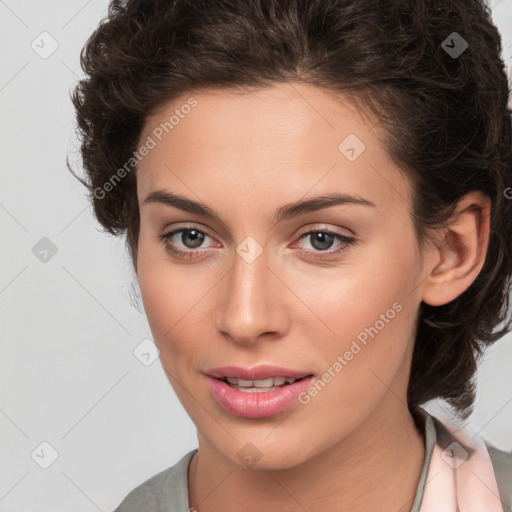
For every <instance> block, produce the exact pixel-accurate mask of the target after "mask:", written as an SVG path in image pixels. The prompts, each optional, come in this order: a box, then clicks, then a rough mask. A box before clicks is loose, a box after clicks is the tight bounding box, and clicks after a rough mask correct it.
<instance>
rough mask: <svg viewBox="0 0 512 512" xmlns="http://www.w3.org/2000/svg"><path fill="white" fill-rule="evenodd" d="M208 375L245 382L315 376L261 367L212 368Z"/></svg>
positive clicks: (304, 372) (285, 369)
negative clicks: (272, 378) (233, 378)
mask: <svg viewBox="0 0 512 512" xmlns="http://www.w3.org/2000/svg"><path fill="white" fill-rule="evenodd" d="M204 373H205V374H206V375H209V376H210V377H213V378H215V379H222V378H225V377H235V378H238V379H243V380H263V379H269V378H271V377H288V378H289V379H301V378H303V377H307V376H309V375H313V374H312V373H311V372H308V371H300V370H292V369H290V368H284V367H282V366H271V365H261V366H254V367H253V368H244V367H242V366H236V365H231V366H221V367H217V368H210V369H209V370H207V371H205V372H204Z"/></svg>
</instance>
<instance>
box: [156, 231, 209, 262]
mask: <svg viewBox="0 0 512 512" xmlns="http://www.w3.org/2000/svg"><path fill="white" fill-rule="evenodd" d="M179 233H181V236H178V237H176V235H178V234H179ZM175 237H176V238H177V239H178V240H179V241H180V242H181V244H183V246H184V248H185V250H183V249H181V248H179V247H178V248H177V247H176V239H175ZM159 238H160V239H161V240H162V242H163V243H164V245H165V248H166V249H167V251H168V252H169V253H170V254H171V255H172V256H175V257H176V258H182V259H183V258H193V257H194V254H193V253H194V252H203V251H194V250H192V251H188V250H186V249H197V248H198V247H200V246H201V244H202V243H203V242H204V240H205V239H206V238H211V237H210V236H208V235H207V234H206V233H205V232H204V231H201V230H199V229H196V228H180V229H175V230H174V231H170V232H169V233H164V234H163V235H160V237H159Z"/></svg>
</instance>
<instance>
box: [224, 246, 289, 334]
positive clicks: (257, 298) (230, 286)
mask: <svg viewBox="0 0 512 512" xmlns="http://www.w3.org/2000/svg"><path fill="white" fill-rule="evenodd" d="M267 256H268V255H267V252H266V251H265V250H264V251H263V253H262V254H260V255H259V256H258V257H257V258H256V260H254V261H253V262H251V263H248V262H247V261H245V260H244V259H243V258H242V257H240V256H239V255H238V254H235V258H234V259H235V261H234V264H233V268H232V269H231V271H230V272H228V275H227V276H226V278H225V280H224V283H223V288H222V293H221V297H220V302H219V312H218V316H217V328H218V330H219V331H220V332H221V333H223V334H224V336H226V337H228V338H229V339H230V340H232V341H233V342H236V343H239V344H253V343H254V342H256V341H257V340H260V339H261V337H262V336H263V335H264V334H266V335H267V336H271V337H272V338H279V337H281V336H282V335H283V334H284V333H285V331H286V330H287V329H288V316H287V315H286V308H285V305H284V302H283V300H282V299H283V293H284V292H283V290H282V289H281V288H282V286H283V285H282V283H281V282H280V281H279V279H277V278H276V276H275V275H274V273H273V272H272V270H270V269H269V268H268V266H267V265H268V257H267Z"/></svg>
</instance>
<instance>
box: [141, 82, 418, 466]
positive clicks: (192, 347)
mask: <svg viewBox="0 0 512 512" xmlns="http://www.w3.org/2000/svg"><path fill="white" fill-rule="evenodd" d="M173 116H174V117H173ZM378 135H379V132H378V131H377V128H376V127H374V125H373V123H372V122H370V121H369V120H365V118H363V117H362V116H361V115H360V114H359V113H358V111H357V109H356V108H355V107H354V106H353V105H352V104H350V103H348V102H347V101H346V100H342V99H334V98H333V97H332V96H329V95H327V94H325V93H324V92H322V91H321V90H320V89H317V88H315V87H313V86H309V85H305V84H301V83H292V84H289V85H287V84H279V85H274V86H272V87H269V88H266V89H264V90H260V91H259V92H246V93H244V94H239V93H235V92H227V91H218V90H217V91H213V90H209V91H202V92H198V93H194V94H192V93H191V94H189V95H183V96H182V97H180V98H179V99H176V100H174V101H172V102H171V103H170V104H169V105H167V106H166V108H165V109H163V110H161V111H160V112H159V113H158V114H155V115H153V116H152V117H150V118H149V119H148V120H147V123H146V125H145V127H144V131H143V133H142V134H141V137H140V141H139V143H140V147H142V146H143V145H145V146H146V150H143V151H142V152H141V154H144V153H145V156H144V157H143V158H142V160H141V161H140V163H139V167H138V171H137V193H138V198H139V206H140V219H141V224H140V237H139V247H138V260H137V264H138V280H139V285H140V290H141V296H142V300H143V303H144V308H145V312H146V314H147V318H148V321H149V325H150V327H151V330H152V334H153V337H154V341H155V343H156V345H157V347H158V348H159V350H160V359H161V362H162V365H163V367H164V369H165V371H166V374H167V376H168V378H169V380H170V382H171V384H172V386H173V388H174V390H175V392H176V394H177V396H178V398H179V399H180V401H181V403H182V404H183V406H184V408H185V409H186V411H187V413H188V414H189V416H190V417H191V419H192V420H193V422H194V423H195V425H196V427H197V429H198V437H199V442H200V448H203V446H206V445H208V446H210V447H214V448H215V450H217V451H218V452H219V453H220V454H222V455H223V456H225V457H226V458H227V459H229V460H231V461H232V462H233V463H235V464H238V465H242V464H245V463H246V461H247V460H249V459H248V458H247V457H252V460H253V461H256V462H257V464H258V467H262V468H275V469H277V468H285V467H292V466H294V465H297V464H299V463H301V462H303V461H305V460H307V459H309V458H311V457H313V456H315V455H317V454H320V453H321V452H323V451H324V450H327V449H329V448H330V447H332V446H333V445H335V444H337V443H340V442H342V441H343V440H344V439H348V438H349V436H354V435H356V434H357V433H361V432H366V433H369V432H373V435H374V436H378V435H379V432H381V431H384V430H385V429H384V427H385V425H386V422H389V421H396V418H398V417H403V415H404V414H406V412H407V405H406V391H407V383H408V377H409V370H410V362H411V356H412V350H413V342H414V335H415V329H416V314H417V311H418V307H419V304H420V302H421V300H422V297H421V293H422V287H421V283H422V281H423V277H424V276H423V269H422V264H421V259H420V253H419V250H418V247H417V241H416V238H415V234H414V230H413V223H412V218H411V213H410V211H411V204H410V194H411V189H410V184H409V181H408V180H407V179H406V177H405V176H404V175H403V174H402V173H401V172H400V171H399V169H398V167H397V166H396V164H394V163H393V162H392V161H391V160H390V158H389V157H388V155H387V154H386V152H385V151H384V150H383V149H382V147H381V145H380V143H379V141H378ZM156 191H159V192H160V193H159V194H154V192H156ZM151 194H153V196H152V197H153V200H147V201H145V200H146V198H148V197H149V196H150V195H151ZM165 194H169V195H170V194H172V195H174V196H180V197H182V198H186V200H187V202H186V203H185V202H181V203H178V202H176V201H172V200H171V199H172V198H171V197H170V196H169V197H167V199H168V201H167V202H166V201H164V200H163V199H164V198H165ZM334 194H338V195H339V197H341V198H342V199H343V196H347V197H351V198H355V200H354V201H352V202H347V201H341V202H338V203H336V202H331V204H330V205H329V203H323V207H321V208H320V207H318V206H320V202H319V203H318V204H316V208H315V202H314V201H313V200H314V199H315V198H319V197H323V198H325V197H326V196H332V195H334ZM311 201H313V202H311ZM192 202H194V203H201V204H202V205H203V207H204V208H208V209H209V211H211V212H213V213H214V214H215V216H211V215H207V214H205V213H204V212H203V213H201V212H200V209H199V208H192V207H190V205H191V204H192ZM302 202H304V203H305V205H306V206H305V207H303V208H299V207H297V205H298V204H299V203H302ZM180 204H181V206H182V208H180V207H179V205H180ZM187 205H188V206H187ZM285 205H295V206H294V207H289V206H288V207H286V208H284V206H285ZM279 214H280V215H279ZM178 230H185V231H178ZM186 230H188V231H186ZM173 231H176V232H177V233H176V234H173V235H169V236H168V238H167V243H168V245H167V246H166V242H165V239H162V238H161V237H162V236H163V235H166V234H169V233H171V232H173ZM310 232H313V233H310ZM174 250H175V251H179V252H177V253H173V251H174ZM232 365H236V366H239V367H242V368H245V369H249V370H251V369H253V368H255V367H259V366H261V365H272V366H280V367H284V368H286V369H289V370H292V371H295V372H297V373H298V375H313V377H312V378H309V379H306V380H305V382H304V381H303V382H302V383H301V382H298V383H297V384H293V385H289V386H290V387H289V389H288V390H286V391H284V388H283V389H281V388H279V389H278V390H276V391H270V392H267V391H265V392H261V393H250V392H244V391H237V390H232V389H231V388H230V387H228V384H227V383H222V382H220V381H218V380H215V379H213V378H212V377H209V376H208V375H207V374H208V373H210V370H211V369H213V368H216V367H224V366H232ZM271 372H272V370H271ZM284 372H285V370H280V371H277V372H276V373H275V374H274V376H276V377H278V376H282V375H281V374H282V373H284ZM225 373H228V372H225ZM278 383H279V381H278V382H277V383H275V382H272V384H278ZM212 384H214V386H212ZM242 384H243V383H242ZM260 384H265V383H260ZM286 386H288V385H287V384H286V382H285V387H286ZM292 388H293V390H292ZM214 390H216V391H214ZM290 390H292V391H290ZM267 393H268V394H267ZM271 394H272V398H271V399H269V397H270V396H271ZM265 395H266V396H265ZM285 395H286V396H285ZM283 396H285V399H284V400H283ZM222 397H224V398H222ZM276 397H277V398H276ZM286 397H288V399H286ZM290 397H291V398H290ZM260 402H261V404H260V405H258V403H260ZM393 418H394V420H393ZM372 429H373V430H372ZM205 450H206V448H205ZM244 461H245V462H244Z"/></svg>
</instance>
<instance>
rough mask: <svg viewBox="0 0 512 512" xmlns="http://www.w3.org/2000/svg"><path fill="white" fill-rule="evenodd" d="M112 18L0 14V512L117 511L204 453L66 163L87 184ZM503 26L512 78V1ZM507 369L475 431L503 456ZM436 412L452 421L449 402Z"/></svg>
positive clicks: (24, 3)
mask: <svg viewBox="0 0 512 512" xmlns="http://www.w3.org/2000/svg"><path fill="white" fill-rule="evenodd" d="M107 5H108V3H107V1H106V0H88V1H86V0H68V1H63V0H61V1H56V0H45V1H44V2H41V1H36V0H17V1H15V0H6V1H0V38H1V39H0V40H1V45H0V49H1V50H0V51H1V68H0V119H1V125H0V126H1V133H0V140H1V148H2V152H1V155H2V161H1V171H0V176H1V186H0V225H1V230H2V231H1V240H2V242H1V246H2V249H1V251H0V258H1V259H0V325H1V329H0V339H1V349H0V350H1V352H0V439H1V448H0V511H1V512H27V511H31V512H36V511H38V512H64V511H71V510H72V511H74V512H94V511H97V510H100V511H105V512H109V511H111V510H113V509H114V508H115V507H116V506H117V505H118V504H119V503H120V501H121V500H122V499H123V498H124V497H125V496H126V494H127V493H128V492H129V491H130V490H132V489H133V488H134V487H135V486H136V485H138V484H140V483H141V482H143V481H144V480H146V479H147V478H149V477H150V476H152V475H154V474H156V473H157V472H159V471H162V470H163V469H165V468H167V467H169V466H171V465H173V464H174V463H175V462H177V461H178V459H179V458H181V457H182V456H183V455H184V454H185V453H186V452H188V451H189V450H191V449H193V448H195V447H196V446H197V438H196V430H195V426H194V424H193V423H192V421H191V420H190V419H189V418H188V416H187V415H186V413H185V412H184V410H183V408H182V406H181V404H180V403H179V401H178V399H177V398H176V396H175V394H174V391H173V390H172V388H171V386H170V384H169V382H168V380H167V378H166V376H165V374H164V372H163V370H162V368H161V365H160V360H159V359H157V360H155V361H154V362H153V363H152V364H150V365H147V366H146V365H145V364H143V363H142V362H141V360H140V359H139V358H138V357H137V354H140V352H141V351H143V349H144V347H145V345H142V346H140V344H141V343H148V342H147V341H146V342H144V340H146V339H148V338H149V340H151V332H150V329H149V326H148V324H147V321H146V319H145V317H144V315H143V314H141V313H139V312H138V311H137V309H136V308H135V307H134V306H133V305H132V303H131V301H130V287H131V285H132V282H133V278H134V276H133V273H132V269H131V266H130V263H129V259H128V255H127V253H126V250H125V245H124V240H123V239H121V238H120V239H115V238H112V237H110V236H108V235H106V234H104V233H103V232H102V231H101V229H100V227H99V224H97V223H96V221H95V220H94V219H93V216H92V211H91V208H90V206H89V205H88V204H87V201H86V198H85V195H84V189H83V187H82V186H81V185H80V184H79V183H78V182H77V181H76V180H75V179H74V178H73V177H72V176H71V174H70V173H69V171H68V169H67V168H66V165H65V159H66V155H68V154H69V156H70V159H71V162H72V164H73V166H74V168H75V169H76V170H77V171H79V174H81V167H80V164H79V160H78V157H77V149H78V143H77V140H76V138H75V135H74V112H73V109H72V105H71V102H70V99H69V92H70V90H71V88H72V87H73V86H74V85H75V83H76V81H77V79H78V78H79V77H80V76H81V70H80V68H79V52H80V49H81V47H82V46H83V44H84V43H85V41H86V38H87V37H88V36H89V34H90V33H91V32H92V31H93V29H94V28H95V27H96V26H97V24H98V22H99V20H100V19H101V18H102V17H103V16H104V15H105V14H106V8H107ZM493 16H494V19H495V22H496V23H497V25H498V28H499V29H500V31H501V32H502V35H503V44H504V48H505V53H504V58H505V59H506V60H507V64H508V65H509V66H510V64H511V56H512V2H511V0H494V1H493ZM509 70H510V67H509ZM139 346H140V347H139ZM138 347H139V348H138ZM511 368H512V339H511V337H510V336H507V337H505V338H503V339H502V340H501V341H499V342H498V343H496V345H495V346H494V347H493V348H492V349H491V350H490V351H489V352H488V353H487V355H486V357H485V359H484V361H483V363H482V365H481V368H480V370H479V372H478V380H477V383H478V398H477V402H476V405H475V412H474V414H473V416H472V417H471V420H470V425H471V426H472V427H474V429H475V430H476V431H478V432H480V434H481V435H483V436H484V437H485V438H486V439H488V440H489V441H490V442H492V443H493V444H495V445H496V446H498V447H499V448H501V449H505V450H512V435H511V432H512V371H511ZM426 408H427V409H428V410H429V411H430V412H432V413H433V414H436V415H437V416H438V417H440V418H441V419H444V418H446V421H448V419H449V418H448V417H447V408H446V407H445V405H444V404H443V403H441V402H438V401H434V402H430V403H429V404H427V406H426ZM45 466H47V467H46V468H45Z"/></svg>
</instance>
